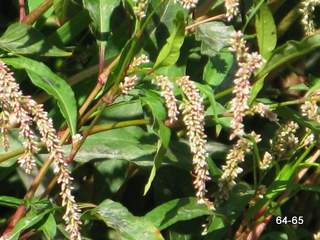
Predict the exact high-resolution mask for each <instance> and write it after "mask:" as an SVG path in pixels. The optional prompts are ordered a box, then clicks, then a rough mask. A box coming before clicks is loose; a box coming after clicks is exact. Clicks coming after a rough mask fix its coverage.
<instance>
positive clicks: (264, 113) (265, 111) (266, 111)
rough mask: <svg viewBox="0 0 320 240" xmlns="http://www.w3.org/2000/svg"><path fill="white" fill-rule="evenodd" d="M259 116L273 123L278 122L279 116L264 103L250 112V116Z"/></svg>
mask: <svg viewBox="0 0 320 240" xmlns="http://www.w3.org/2000/svg"><path fill="white" fill-rule="evenodd" d="M256 113H257V114H259V115H260V116H261V117H264V118H267V119H269V120H270V121H271V122H277V121H278V120H279V119H278V116H277V114H276V113H274V112H271V110H270V107H269V106H268V105H265V104H263V103H257V104H254V105H253V106H252V107H251V108H250V109H249V111H248V114H249V115H254V114H256Z"/></svg>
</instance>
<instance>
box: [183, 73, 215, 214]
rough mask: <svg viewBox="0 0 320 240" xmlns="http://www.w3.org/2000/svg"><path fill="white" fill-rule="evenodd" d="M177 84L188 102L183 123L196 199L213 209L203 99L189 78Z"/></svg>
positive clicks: (184, 108) (184, 103)
mask: <svg viewBox="0 0 320 240" xmlns="http://www.w3.org/2000/svg"><path fill="white" fill-rule="evenodd" d="M177 84H178V85H179V86H180V87H181V89H182V91H183V93H184V95H185V96H186V100H185V101H184V102H183V103H182V104H181V105H180V108H181V110H182V114H183V121H184V123H185V125H186V127H187V135H188V137H189V142H190V148H191V152H192V154H193V164H194V173H195V180H194V182H193V183H194V186H195V189H196V197H197V199H198V203H200V204H203V203H204V204H206V205H207V206H209V207H210V208H213V204H212V203H211V202H210V201H209V200H208V199H207V198H206V192H207V190H206V182H207V181H208V180H210V176H209V171H208V164H207V161H206V159H207V157H208V153H207V151H206V149H205V146H206V143H207V140H206V138H207V135H206V134H205V132H204V124H205V122H204V118H205V112H204V107H203V103H202V98H201V96H200V93H199V91H198V89H197V88H196V86H195V83H194V82H193V81H190V80H189V77H188V76H184V77H181V78H180V79H178V80H177Z"/></svg>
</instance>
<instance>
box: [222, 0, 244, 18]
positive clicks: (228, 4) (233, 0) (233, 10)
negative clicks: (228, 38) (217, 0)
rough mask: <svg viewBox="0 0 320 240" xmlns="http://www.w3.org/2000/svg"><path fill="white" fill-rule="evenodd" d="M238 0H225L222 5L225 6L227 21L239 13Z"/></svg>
mask: <svg viewBox="0 0 320 240" xmlns="http://www.w3.org/2000/svg"><path fill="white" fill-rule="evenodd" d="M239 5H240V3H239V0H225V1H224V6H225V8H226V17H227V19H228V21H230V20H231V19H232V18H234V17H235V16H237V15H238V14H239V13H240V10H239Z"/></svg>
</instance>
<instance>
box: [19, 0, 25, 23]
mask: <svg viewBox="0 0 320 240" xmlns="http://www.w3.org/2000/svg"><path fill="white" fill-rule="evenodd" d="M25 17H26V8H25V0H19V21H20V22H22V21H23V19H24V18H25Z"/></svg>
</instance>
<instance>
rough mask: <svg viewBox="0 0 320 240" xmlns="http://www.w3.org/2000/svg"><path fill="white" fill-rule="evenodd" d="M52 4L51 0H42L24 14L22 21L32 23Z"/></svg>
mask: <svg viewBox="0 0 320 240" xmlns="http://www.w3.org/2000/svg"><path fill="white" fill-rule="evenodd" d="M52 4H53V0H45V1H43V2H42V3H41V4H40V5H39V6H38V7H37V8H36V9H34V10H33V11H32V12H31V13H29V15H28V16H26V17H25V18H24V19H23V21H22V23H24V24H28V25H32V24H33V23H34V22H35V21H36V20H37V19H38V18H39V17H40V16H41V15H42V14H44V13H45V12H46V11H47V10H48V9H49V8H50V7H51V6H52Z"/></svg>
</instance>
